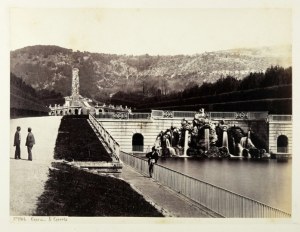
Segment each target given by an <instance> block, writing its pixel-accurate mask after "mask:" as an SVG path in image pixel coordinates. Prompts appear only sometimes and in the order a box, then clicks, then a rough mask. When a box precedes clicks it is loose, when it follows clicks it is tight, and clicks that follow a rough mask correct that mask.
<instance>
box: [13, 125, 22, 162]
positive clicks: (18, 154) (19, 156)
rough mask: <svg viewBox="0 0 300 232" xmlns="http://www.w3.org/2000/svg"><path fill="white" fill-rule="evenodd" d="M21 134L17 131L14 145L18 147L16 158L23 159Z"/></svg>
mask: <svg viewBox="0 0 300 232" xmlns="http://www.w3.org/2000/svg"><path fill="white" fill-rule="evenodd" d="M20 145H21V135H20V132H19V131H16V133H15V139H14V146H15V147H16V151H15V159H21V148H20Z"/></svg>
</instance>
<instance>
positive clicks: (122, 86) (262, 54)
mask: <svg viewBox="0 0 300 232" xmlns="http://www.w3.org/2000/svg"><path fill="white" fill-rule="evenodd" d="M10 63H11V72H12V73H13V74H15V75H16V76H19V77H22V79H23V80H24V81H25V82H26V83H28V84H30V85H31V86H33V87H34V88H36V89H39V90H41V89H48V90H53V89H54V90H56V91H57V92H60V93H62V94H63V95H69V94H70V92H71V69H72V67H77V68H79V70H80V71H79V75H80V93H81V94H82V95H83V96H86V97H91V98H93V99H97V100H100V101H101V100H103V101H105V100H107V99H109V97H111V96H112V95H113V94H115V93H116V92H118V91H120V90H122V91H124V92H126V91H129V90H130V91H134V92H139V93H141V94H142V95H145V96H153V95H155V94H157V93H158V92H159V93H162V94H166V93H170V92H173V91H175V92H177V91H181V90H183V89H185V88H186V87H189V86H192V85H194V84H198V85H199V84H202V83H203V82H215V81H216V80H217V79H219V78H220V77H221V76H227V75H231V76H234V77H235V78H237V79H242V78H244V77H245V76H247V75H248V74H249V73H250V72H255V71H256V72H260V71H264V70H266V69H267V68H268V67H270V66H271V65H280V66H282V67H288V66H291V47H290V46H282V47H264V48H259V49H234V50H225V51H216V52H205V53H202V54H195V55H177V56H149V55H147V54H146V55H142V56H133V55H114V54H102V53H90V52H80V51H73V50H71V49H65V48H61V47H58V46H44V45H37V46H30V47H25V48H22V49H18V50H15V51H11V61H10Z"/></svg>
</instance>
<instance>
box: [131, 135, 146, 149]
mask: <svg viewBox="0 0 300 232" xmlns="http://www.w3.org/2000/svg"><path fill="white" fill-rule="evenodd" d="M132 151H141V152H143V151H144V136H143V135H142V134H140V133H135V134H133V136H132Z"/></svg>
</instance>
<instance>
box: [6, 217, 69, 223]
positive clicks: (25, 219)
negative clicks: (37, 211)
mask: <svg viewBox="0 0 300 232" xmlns="http://www.w3.org/2000/svg"><path fill="white" fill-rule="evenodd" d="M12 221H13V222H16V223H19V222H20V223H21V222H35V223H39V222H67V221H68V217H54V216H53V217H35V216H33V217H24V216H15V217H12Z"/></svg>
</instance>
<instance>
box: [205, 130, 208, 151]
mask: <svg viewBox="0 0 300 232" xmlns="http://www.w3.org/2000/svg"><path fill="white" fill-rule="evenodd" d="M204 143H205V151H208V150H209V129H205V130H204Z"/></svg>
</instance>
